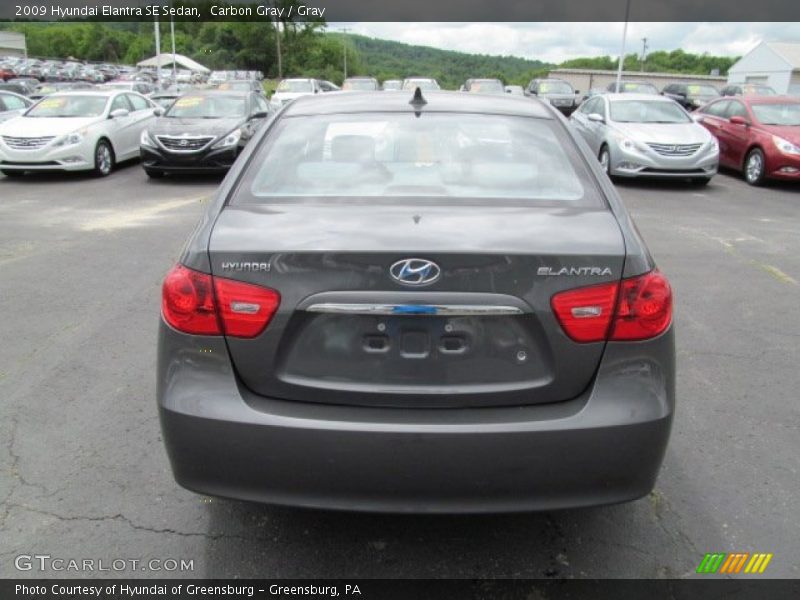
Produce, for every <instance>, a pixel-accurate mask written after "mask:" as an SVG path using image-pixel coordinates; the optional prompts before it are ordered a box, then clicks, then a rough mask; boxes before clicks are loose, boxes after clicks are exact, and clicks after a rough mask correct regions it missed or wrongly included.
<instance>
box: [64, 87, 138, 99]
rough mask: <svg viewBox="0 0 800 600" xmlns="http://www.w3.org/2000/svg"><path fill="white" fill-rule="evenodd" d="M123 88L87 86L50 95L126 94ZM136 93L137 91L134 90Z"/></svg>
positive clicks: (107, 95)
mask: <svg viewBox="0 0 800 600" xmlns="http://www.w3.org/2000/svg"><path fill="white" fill-rule="evenodd" d="M125 93H130V92H125V91H123V90H98V89H97V88H87V89H85V90H64V91H63V92H56V93H54V94H51V95H50V96H51V97H52V96H105V97H109V96H113V95H115V94H125ZM134 93H135V92H134Z"/></svg>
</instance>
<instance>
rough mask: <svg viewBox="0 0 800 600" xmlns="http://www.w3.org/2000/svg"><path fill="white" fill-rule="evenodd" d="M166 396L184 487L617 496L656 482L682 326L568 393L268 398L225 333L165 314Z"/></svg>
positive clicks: (366, 498)
mask: <svg viewBox="0 0 800 600" xmlns="http://www.w3.org/2000/svg"><path fill="white" fill-rule="evenodd" d="M158 403H159V413H160V418H161V425H162V430H163V434H164V441H165V444H166V448H167V453H168V455H169V458H170V461H171V464H172V469H173V472H174V475H175V478H176V480H177V481H178V483H180V484H181V485H182V486H184V487H186V488H188V489H190V490H194V491H196V492H200V493H203V494H208V495H213V496H223V497H232V498H239V499H244V500H251V501H257V502H266V503H273V504H285V505H293V506H304V507H315V508H329V509H344V510H364V511H385V512H429V513H437V512H442V513H457V512H504V511H527V510H551V509H560V508H570V507H582V506H592V505H600V504H611V503H617V502H624V501H629V500H634V499H636V498H639V497H641V496H644V495H646V494H647V493H648V492H649V491H650V490H651V489H652V488H653V485H654V483H655V480H656V477H657V474H658V471H659V468H660V465H661V461H662V459H663V455H664V452H665V449H666V445H667V441H668V438H669V433H670V428H671V423H672V415H673V409H674V338H673V333H672V329H670V330H669V331H668V332H667V333H665V334H664V335H662V336H661V337H659V338H657V339H656V340H652V341H649V342H642V343H637V344H609V347H608V349H607V350H606V353H605V358H604V360H603V363H602V365H601V367H600V370H599V372H598V374H597V377H596V378H595V381H594V383H593V384H592V386H591V387H590V389H588V390H587V391H586V392H585V393H584V394H583V395H582V396H581V397H579V398H576V399H574V400H570V401H567V402H561V403H555V404H549V405H537V406H526V407H508V408H486V409H483V408H481V409H474V408H472V409H427V410H426V409H416V410H415V409H395V408H365V407H353V406H334V405H322V404H311V403H306V402H286V401H281V400H274V399H267V398H263V397H260V396H255V395H253V394H251V393H250V392H249V391H247V390H246V389H243V388H242V387H241V385H240V384H239V383H238V381H237V379H236V376H235V374H234V373H233V371H232V369H231V366H230V362H229V360H228V358H227V351H226V349H225V346H224V342H222V341H221V340H220V339H218V338H203V337H194V336H185V335H183V334H180V333H177V332H175V331H173V330H171V329H170V328H169V327H167V326H166V325H165V324H163V323H162V324H161V333H160V341H159V372H158Z"/></svg>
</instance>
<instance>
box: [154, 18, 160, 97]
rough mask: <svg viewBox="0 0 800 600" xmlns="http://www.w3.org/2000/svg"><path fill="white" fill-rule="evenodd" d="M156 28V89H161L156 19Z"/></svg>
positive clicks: (158, 31) (158, 38)
mask: <svg viewBox="0 0 800 600" xmlns="http://www.w3.org/2000/svg"><path fill="white" fill-rule="evenodd" d="M155 19H156V22H155V28H156V85H157V86H158V87H157V88H156V89H159V90H160V89H161V29H160V27H159V26H158V17H156V18H155Z"/></svg>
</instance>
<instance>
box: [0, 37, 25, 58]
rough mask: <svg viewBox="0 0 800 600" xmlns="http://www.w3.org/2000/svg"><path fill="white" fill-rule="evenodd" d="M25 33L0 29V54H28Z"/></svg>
mask: <svg viewBox="0 0 800 600" xmlns="http://www.w3.org/2000/svg"><path fill="white" fill-rule="evenodd" d="M27 55H28V50H27V47H26V46H25V34H24V33H17V32H16V31H0V56H27Z"/></svg>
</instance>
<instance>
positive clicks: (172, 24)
mask: <svg viewBox="0 0 800 600" xmlns="http://www.w3.org/2000/svg"><path fill="white" fill-rule="evenodd" d="M169 31H170V33H171V34H172V83H173V84H174V85H176V86H177V85H178V75H177V65H176V64H175V19H173V18H172V17H170V18H169Z"/></svg>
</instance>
